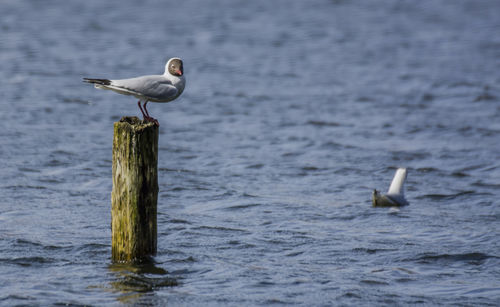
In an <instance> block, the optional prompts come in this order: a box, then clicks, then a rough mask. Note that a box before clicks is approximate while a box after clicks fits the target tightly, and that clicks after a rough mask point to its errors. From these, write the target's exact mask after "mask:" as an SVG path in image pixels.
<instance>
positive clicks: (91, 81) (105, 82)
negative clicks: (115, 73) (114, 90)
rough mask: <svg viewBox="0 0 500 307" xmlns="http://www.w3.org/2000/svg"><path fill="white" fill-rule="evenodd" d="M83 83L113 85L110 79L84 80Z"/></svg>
mask: <svg viewBox="0 0 500 307" xmlns="http://www.w3.org/2000/svg"><path fill="white" fill-rule="evenodd" d="M83 82H86V83H94V84H100V85H110V84H111V81H110V80H108V79H92V78H83Z"/></svg>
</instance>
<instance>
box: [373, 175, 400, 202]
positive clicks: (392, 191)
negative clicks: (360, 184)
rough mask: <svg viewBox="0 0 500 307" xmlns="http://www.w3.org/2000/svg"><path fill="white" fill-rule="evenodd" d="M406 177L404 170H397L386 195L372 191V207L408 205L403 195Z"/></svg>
mask: <svg viewBox="0 0 500 307" xmlns="http://www.w3.org/2000/svg"><path fill="white" fill-rule="evenodd" d="M406 175H407V173H406V168H398V169H397V170H396V174H395V175H394V178H393V179H392V182H391V185H390V187H389V190H388V191H387V193H386V194H381V193H380V192H378V191H377V190H374V191H373V194H372V204H373V206H374V207H392V206H406V205H409V203H408V201H407V200H406V198H405V195H404V183H405V180H406Z"/></svg>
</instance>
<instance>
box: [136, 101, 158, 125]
mask: <svg viewBox="0 0 500 307" xmlns="http://www.w3.org/2000/svg"><path fill="white" fill-rule="evenodd" d="M147 104H148V102H147V101H146V102H144V110H143V109H142V107H141V101H140V100H139V102H138V103H137V105H138V106H139V109H140V110H141V112H142V116H143V117H144V120H145V121H148V122H151V123H154V124H155V125H157V126H158V127H160V123H159V122H158V120H157V119H155V118H152V117H151V116H149V112H148V109H147V108H146V105H147Z"/></svg>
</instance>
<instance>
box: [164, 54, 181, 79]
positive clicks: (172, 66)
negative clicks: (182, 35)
mask: <svg viewBox="0 0 500 307" xmlns="http://www.w3.org/2000/svg"><path fill="white" fill-rule="evenodd" d="M167 70H168V72H169V73H170V74H171V75H174V76H178V77H180V76H182V75H183V74H184V66H183V64H182V60H181V59H179V58H171V59H170V60H169V61H168V63H167Z"/></svg>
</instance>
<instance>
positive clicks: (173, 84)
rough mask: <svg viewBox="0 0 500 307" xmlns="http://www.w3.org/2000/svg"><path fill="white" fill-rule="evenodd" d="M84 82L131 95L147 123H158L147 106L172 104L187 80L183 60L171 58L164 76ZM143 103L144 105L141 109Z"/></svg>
mask: <svg viewBox="0 0 500 307" xmlns="http://www.w3.org/2000/svg"><path fill="white" fill-rule="evenodd" d="M83 80H84V82H87V83H92V84H94V86H95V87H96V88H99V89H105V90H112V91H114V92H117V93H119V94H123V95H131V96H134V97H136V98H138V99H139V102H138V105H139V109H140V110H141V112H142V115H143V116H144V119H145V120H147V121H151V122H155V123H156V124H158V121H157V120H156V119H154V118H152V117H150V116H149V113H148V110H147V109H146V104H147V103H148V102H149V101H152V102H170V101H172V100H174V99H176V98H177V97H179V95H180V94H182V92H183V91H184V87H185V85H186V79H185V78H184V67H183V63H182V60H181V59H179V58H171V59H170V60H168V62H167V64H166V65H165V73H164V74H163V75H149V76H142V77H136V78H130V79H120V80H109V79H90V78H83ZM141 102H143V103H144V105H143V107H144V110H143V109H142V107H141Z"/></svg>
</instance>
